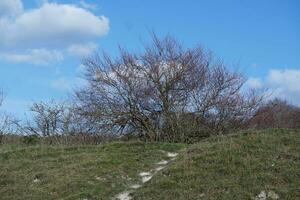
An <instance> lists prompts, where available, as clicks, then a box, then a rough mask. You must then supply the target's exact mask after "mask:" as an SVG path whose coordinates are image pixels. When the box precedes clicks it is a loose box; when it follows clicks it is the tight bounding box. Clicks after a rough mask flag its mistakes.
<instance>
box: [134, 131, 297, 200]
mask: <svg viewBox="0 0 300 200" xmlns="http://www.w3.org/2000/svg"><path fill="white" fill-rule="evenodd" d="M265 196H267V197H268V198H265ZM134 197H135V198H134V199H139V200H140V199H141V200H142V199H144V200H148V199H178V200H179V199H180V200H185V199H257V200H262V199H291V200H295V199H300V132H299V131H298V132H296V131H288V130H266V131H261V132H255V133H252V132H249V133H245V134H243V135H236V136H228V137H216V138H210V139H208V140H206V141H203V142H201V143H199V144H195V145H193V146H191V147H190V148H188V149H187V150H186V151H183V152H182V153H181V155H180V157H179V158H178V161H177V162H176V163H174V164H173V165H172V166H170V167H169V168H168V169H166V170H164V171H162V172H160V175H158V176H156V177H155V178H154V179H152V180H151V181H150V182H149V183H148V184H146V185H144V187H142V188H141V189H140V190H138V191H137V192H136V193H134Z"/></svg>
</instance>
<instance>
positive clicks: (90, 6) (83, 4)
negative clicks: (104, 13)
mask: <svg viewBox="0 0 300 200" xmlns="http://www.w3.org/2000/svg"><path fill="white" fill-rule="evenodd" d="M79 5H80V6H81V7H83V8H85V9H88V10H95V9H96V8H97V5H96V4H90V3H87V2H86V1H84V0H80V2H79Z"/></svg>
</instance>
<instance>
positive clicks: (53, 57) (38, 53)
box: [0, 49, 63, 65]
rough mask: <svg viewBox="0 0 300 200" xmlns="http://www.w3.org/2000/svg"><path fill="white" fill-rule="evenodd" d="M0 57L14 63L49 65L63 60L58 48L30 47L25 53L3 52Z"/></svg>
mask: <svg viewBox="0 0 300 200" xmlns="http://www.w3.org/2000/svg"><path fill="white" fill-rule="evenodd" d="M0 59H3V60H6V61H9V62H12V63H32V64H34V65H47V64H50V63H55V62H58V61H61V60H63V54H62V53H61V52H59V51H57V50H47V49H29V50H27V51H26V52H24V53H2V54H0Z"/></svg>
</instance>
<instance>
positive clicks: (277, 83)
mask: <svg viewBox="0 0 300 200" xmlns="http://www.w3.org/2000/svg"><path fill="white" fill-rule="evenodd" d="M267 81H268V83H269V84H270V85H272V86H274V87H281V88H284V89H287V90H289V91H293V92H300V69H298V70H297V69H287V70H270V72H269V74H268V77H267Z"/></svg>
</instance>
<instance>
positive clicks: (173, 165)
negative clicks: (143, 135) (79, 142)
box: [0, 129, 300, 200]
mask: <svg viewBox="0 0 300 200" xmlns="http://www.w3.org/2000/svg"><path fill="white" fill-rule="evenodd" d="M170 153H173V154H174V155H175V153H178V156H177V157H173V158H171V157H172V156H169V155H168V154H170ZM162 161H165V162H166V163H165V164H164V166H163V167H161V168H159V169H158V170H155V169H157V165H158V163H159V162H162ZM0 169H1V171H0V194H1V196H0V199H7V200H8V199H10V200H11V199H14V200H18V199H20V200H21V199H22V200H23V199H24V200H27V199H28V200H29V199H30V200H37V199H65V200H66V199H82V200H83V199H85V200H90V199H104V200H106V199H114V198H115V197H117V195H118V194H126V195H130V197H132V198H133V199H137V200H140V199H141V200H143V199H144V200H150V199H178V200H179V199H180V200H184V199H197V200H198V199H259V198H258V195H259V194H260V195H262V196H263V193H265V194H266V196H268V197H269V199H272V198H274V199H276V198H279V199H291V200H292V199H293V200H294V199H300V181H299V180H300V132H299V131H291V130H281V129H276V130H265V131H247V132H244V133H241V134H232V135H229V136H218V137H212V138H209V139H206V140H203V141H202V142H200V143H198V144H194V145H184V144H168V143H141V142H112V143H107V144H102V145H94V146H92V145H91V146H46V145H35V146H12V145H3V146H0ZM141 172H151V173H152V175H153V177H152V176H151V177H150V178H149V180H147V181H145V182H144V183H143V182H142V181H141V178H142V177H141V174H140V173H141ZM133 185H139V187H138V188H137V189H132V188H130V187H132V186H133ZM124 192H125V193H124ZM129 193H130V194H129ZM126 195H124V196H126ZM124 199H125V197H124Z"/></svg>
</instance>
